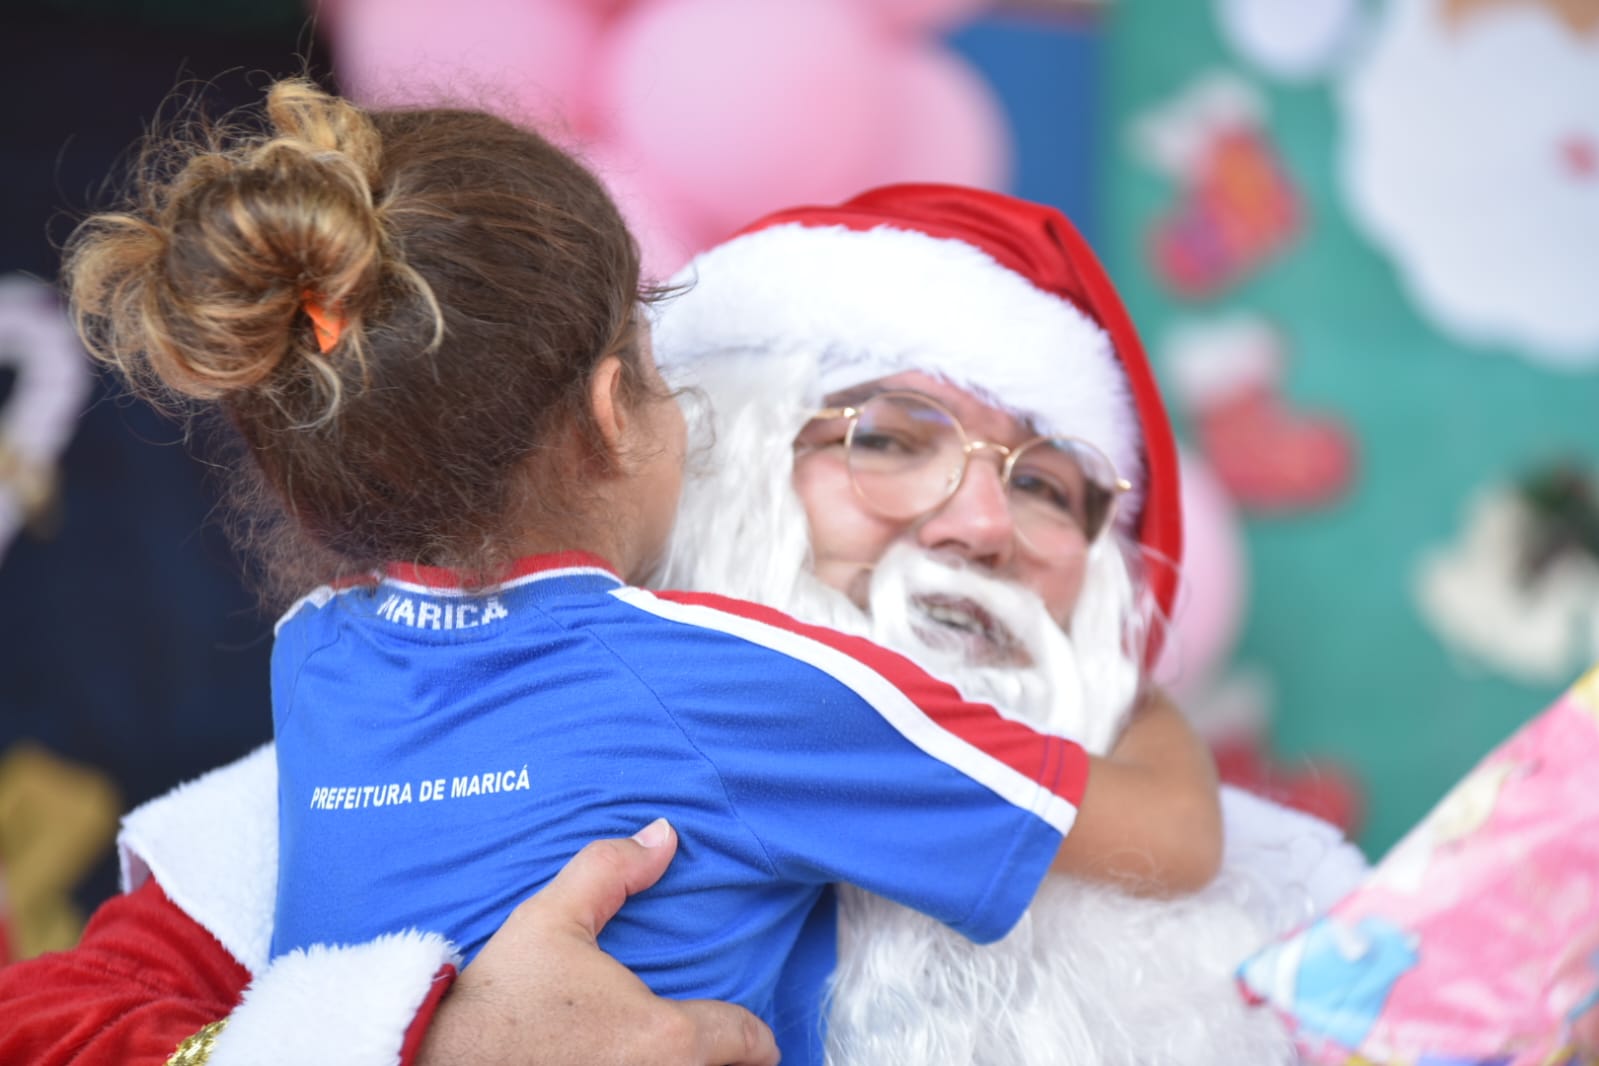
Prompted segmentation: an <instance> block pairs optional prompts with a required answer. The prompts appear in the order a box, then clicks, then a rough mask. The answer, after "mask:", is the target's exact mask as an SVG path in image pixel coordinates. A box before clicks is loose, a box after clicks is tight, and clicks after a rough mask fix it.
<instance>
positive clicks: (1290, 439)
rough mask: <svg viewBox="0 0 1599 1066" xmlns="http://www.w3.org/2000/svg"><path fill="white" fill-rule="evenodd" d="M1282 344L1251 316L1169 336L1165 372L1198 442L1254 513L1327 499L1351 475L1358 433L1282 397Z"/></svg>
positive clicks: (1338, 493) (1343, 488) (1339, 493)
mask: <svg viewBox="0 0 1599 1066" xmlns="http://www.w3.org/2000/svg"><path fill="white" fill-rule="evenodd" d="M1286 351H1287V342H1286V340H1285V339H1284V338H1283V336H1282V334H1281V333H1280V332H1278V330H1277V329H1276V328H1275V327H1274V326H1272V325H1271V324H1270V323H1268V322H1266V321H1265V320H1264V319H1262V318H1260V317H1258V316H1256V315H1252V314H1238V315H1234V316H1231V317H1229V318H1224V319H1218V320H1215V321H1211V322H1190V323H1187V324H1185V325H1182V326H1179V327H1178V328H1177V329H1176V330H1174V331H1173V333H1172V334H1171V335H1170V336H1169V337H1168V338H1167V341H1166V344H1165V352H1164V354H1165V365H1166V368H1167V370H1168V372H1169V378H1168V380H1169V381H1170V382H1171V383H1172V384H1173V385H1174V387H1175V388H1174V392H1175V394H1176V396H1177V397H1178V399H1179V402H1181V403H1182V404H1183V405H1184V407H1185V408H1186V410H1187V412H1188V415H1189V418H1190V420H1191V424H1192V425H1193V427H1194V429H1193V432H1194V436H1195V437H1196V438H1197V440H1198V444H1199V448H1200V450H1201V451H1202V452H1203V453H1204V455H1205V457H1206V459H1208V460H1209V461H1210V464H1211V465H1212V467H1214V468H1215V471H1216V475H1217V477H1219V478H1220V479H1221V481H1222V483H1223V484H1224V485H1226V486H1227V490H1228V492H1230V493H1231V494H1232V496H1233V498H1234V499H1235V500H1236V501H1237V502H1238V504H1239V505H1240V506H1241V507H1243V508H1244V509H1246V510H1249V511H1254V512H1257V513H1262V512H1264V513H1270V512H1287V511H1303V510H1309V509H1315V508H1321V507H1326V506H1328V505H1330V504H1332V503H1334V502H1336V501H1337V500H1338V499H1340V498H1341V497H1343V495H1344V494H1345V493H1346V492H1347V491H1348V490H1349V486H1350V484H1351V483H1352V482H1353V480H1354V476H1355V467H1356V459H1355V455H1356V445H1355V440H1354V436H1353V434H1351V433H1350V431H1349V430H1348V429H1347V428H1346V427H1345V426H1344V425H1343V423H1342V422H1341V421H1340V420H1339V419H1337V418H1335V417H1333V416H1331V415H1328V414H1324V413H1306V412H1302V411H1298V410H1295V409H1294V408H1293V407H1292V406H1291V405H1290V403H1289V401H1288V400H1287V399H1286V398H1285V397H1284V395H1283V391H1282V383H1283V377H1284V374H1285V371H1286V364H1287V357H1286Z"/></svg>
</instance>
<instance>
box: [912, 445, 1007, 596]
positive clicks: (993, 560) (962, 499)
mask: <svg viewBox="0 0 1599 1066" xmlns="http://www.w3.org/2000/svg"><path fill="white" fill-rule="evenodd" d="M990 458H992V459H997V458H998V456H989V457H980V456H979V455H973V456H972V461H971V462H970V463H969V464H968V465H967V467H966V474H965V477H963V478H962V479H961V483H960V487H959V488H957V489H956V490H955V494H954V495H953V496H951V497H950V498H949V499H948V500H945V501H944V503H943V505H942V506H941V507H939V508H938V510H936V511H934V512H933V513H932V514H930V515H928V516H927V518H925V519H924V520H923V521H922V523H921V525H920V527H918V529H917V531H916V534H917V536H916V540H917V543H919V544H920V545H921V546H922V547H924V548H929V549H934V550H938V551H945V552H950V553H953V554H955V555H958V556H960V557H961V558H963V559H965V560H966V561H967V562H973V563H979V564H981V565H984V566H988V567H994V568H997V567H1000V566H1003V565H1004V564H1005V563H1007V562H1009V561H1010V558H1011V556H1012V553H1013V552H1014V551H1015V545H1016V523H1015V519H1014V517H1013V516H1012V515H1011V509H1010V501H1009V499H1007V497H1006V493H1005V484H1004V479H1003V476H1002V474H1001V472H1000V466H999V465H998V464H996V463H995V462H990V461H986V460H987V459H990Z"/></svg>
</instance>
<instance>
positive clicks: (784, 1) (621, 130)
mask: <svg viewBox="0 0 1599 1066" xmlns="http://www.w3.org/2000/svg"><path fill="white" fill-rule="evenodd" d="M611 44H612V49H611V52H610V54H609V56H608V57H607V59H606V71H607V73H606V83H607V91H606V93H605V97H604V99H605V101H606V104H605V107H606V110H607V112H608V115H607V117H608V118H609V120H610V121H611V122H612V123H614V128H615V139H616V140H617V141H618V142H619V143H621V144H623V145H625V146H626V147H627V148H629V149H630V150H632V151H634V152H636V153H637V154H638V157H639V158H640V159H641V160H642V161H643V162H644V164H645V165H646V166H648V168H649V169H650V171H651V173H654V174H657V175H659V177H660V180H661V181H663V182H666V183H667V184H669V185H670V187H671V190H672V191H673V193H674V194H675V195H676V196H678V197H680V198H681V199H682V200H683V202H684V203H686V204H688V205H689V206H690V207H691V208H693V209H695V210H698V211H700V212H702V213H703V214H704V215H705V217H706V218H707V220H708V221H711V222H713V223H716V224H719V225H720V226H722V227H724V228H728V229H731V228H732V227H735V226H738V225H741V224H743V223H744V222H747V221H749V220H751V219H752V218H754V217H755V216H756V215H758V214H760V213H761V212H763V211H765V210H770V209H772V208H775V207H779V206H786V205H790V204H798V203H804V202H807V201H815V200H837V199H842V198H844V197H846V196H849V195H851V194H853V193H856V192H859V191H860V190H861V189H862V188H864V187H865V186H866V185H868V184H869V183H870V178H871V176H872V173H873V164H874V162H875V159H876V147H877V141H878V139H879V138H880V137H881V136H882V133H883V126H884V118H885V115H886V109H885V100H884V87H885V80H884V77H883V74H882V67H883V57H884V53H885V50H886V48H887V44H886V41H885V40H884V39H882V38H880V37H879V36H877V35H875V34H874V33H873V31H872V29H871V27H870V25H869V23H868V22H867V21H866V20H865V19H863V18H862V17H861V15H860V13H859V12H858V11H857V10H856V8H855V7H854V5H853V4H852V3H849V2H847V0H804V2H803V3H801V2H798V0H657V2H654V3H648V4H644V5H642V6H640V7H639V8H636V9H635V10H633V11H631V12H629V13H626V14H624V15H623V17H622V18H621V19H620V20H619V21H618V23H617V25H616V30H615V32H614V36H613V38H612V41H611Z"/></svg>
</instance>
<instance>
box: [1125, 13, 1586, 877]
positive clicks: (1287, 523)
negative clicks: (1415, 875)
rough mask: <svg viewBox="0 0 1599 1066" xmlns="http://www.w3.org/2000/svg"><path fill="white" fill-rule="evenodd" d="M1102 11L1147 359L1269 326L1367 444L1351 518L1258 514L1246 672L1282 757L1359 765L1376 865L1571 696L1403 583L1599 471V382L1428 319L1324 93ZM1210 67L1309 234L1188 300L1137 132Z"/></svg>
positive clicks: (1176, 22)
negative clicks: (1494, 499) (1223, 332)
mask: <svg viewBox="0 0 1599 1066" xmlns="http://www.w3.org/2000/svg"><path fill="white" fill-rule="evenodd" d="M1367 11H1368V13H1371V11H1372V7H1371V6H1370V5H1368V8H1367ZM1111 12H1112V14H1111V20H1110V24H1109V31H1110V32H1109V39H1108V48H1109V53H1108V55H1107V57H1106V62H1105V64H1104V69H1105V76H1106V79H1107V83H1106V90H1107V93H1106V99H1107V104H1108V108H1109V112H1110V119H1111V120H1110V121H1109V122H1107V123H1106V125H1105V127H1104V128H1105V133H1106V137H1107V143H1105V144H1104V145H1103V149H1104V150H1103V151H1102V152H1101V153H1100V159H1101V160H1103V167H1104V170H1103V172H1102V174H1101V180H1102V182H1103V185H1102V188H1103V190H1104V194H1103V197H1102V199H1103V205H1104V210H1105V212H1106V215H1105V217H1106V218H1107V220H1108V223H1109V224H1108V226H1107V227H1106V235H1105V238H1104V239H1103V240H1102V241H1101V244H1102V247H1103V249H1104V251H1105V253H1106V256H1107V259H1108V261H1109V263H1110V266H1111V269H1112V272H1113V273H1114V275H1115V276H1116V278H1117V280H1118V281H1119V282H1120V284H1121V285H1122V291H1123V292H1124V293H1125V294H1126V296H1127V298H1128V301H1129V304H1130V306H1131V309H1132V312H1133V315H1134V317H1135V319H1136V320H1137V321H1138V322H1139V324H1140V326H1141V329H1142V331H1143V333H1144V336H1145V338H1146V341H1148V342H1149V344H1150V348H1151V352H1152V355H1158V352H1159V350H1160V344H1159V340H1160V338H1161V337H1162V335H1163V334H1164V333H1165V331H1166V330H1167V329H1168V328H1170V327H1171V326H1173V325H1174V324H1176V323H1177V322H1179V321H1181V320H1182V319H1184V318H1186V317H1190V316H1197V317H1200V318H1210V317H1212V316H1214V315H1216V314H1219V313H1222V312H1226V311H1233V310H1240V311H1242V310H1248V311H1256V312H1260V313H1262V314H1264V315H1265V316H1266V317H1268V318H1269V319H1271V320H1272V321H1274V322H1275V323H1276V324H1277V325H1278V326H1279V327H1281V328H1282V329H1283V331H1284V333H1285V334H1286V336H1287V338H1288V341H1289V349H1290V355H1289V363H1288V371H1287V376H1286V381H1285V384H1284V391H1285V394H1286V398H1287V401H1288V402H1289V403H1290V404H1291V405H1292V406H1294V407H1298V408H1304V409H1307V410H1329V411H1332V412H1336V413H1338V414H1339V415H1340V416H1341V417H1342V418H1343V419H1344V421H1345V422H1346V424H1347V425H1348V427H1349V428H1350V429H1351V430H1352V431H1353V433H1354V434H1355V436H1356V437H1357V439H1358V444H1359V449H1360V459H1359V464H1360V470H1359V474H1358V480H1357V482H1356V484H1355V486H1354V488H1353V489H1352V491H1351V492H1350V493H1349V494H1348V495H1346V496H1345V497H1344V498H1343V499H1341V500H1340V501H1339V502H1338V503H1336V504H1334V505H1333V506H1331V507H1329V508H1326V509H1323V510H1320V511H1313V512H1304V513H1301V514H1296V515H1293V516H1291V517H1286V518H1266V517H1247V518H1246V524H1245V530H1246V537H1247V551H1248V558H1249V564H1250V572H1251V580H1252V582H1253V590H1252V599H1251V602H1250V603H1249V606H1248V613H1247V621H1246V624H1245V630H1244V633H1243V635H1242V638H1241V642H1240V645H1239V647H1238V649H1237V652H1236V654H1235V657H1234V658H1235V661H1236V662H1238V663H1241V664H1252V665H1257V666H1259V667H1262V668H1264V669H1265V670H1266V671H1267V672H1268V673H1269V675H1270V676H1271V677H1272V678H1273V680H1274V682H1275V691H1276V699H1275V702H1274V707H1273V719H1272V729H1273V732H1274V748H1275V749H1276V750H1277V751H1278V752H1279V753H1281V754H1283V755H1285V756H1287V757H1288V758H1289V760H1290V761H1292V760H1293V759H1295V758H1299V757H1304V756H1310V755H1329V756H1332V757H1335V758H1337V759H1338V760H1340V761H1342V762H1343V763H1345V764H1346V765H1348V766H1351V767H1352V768H1354V769H1355V770H1356V771H1357V773H1358V774H1359V776H1360V777H1361V779H1362V781H1363V784H1364V788H1365V796H1366V800H1367V804H1368V808H1367V815H1366V820H1365V825H1364V829H1363V831H1362V833H1361V835H1360V841H1361V843H1362V844H1363V845H1364V846H1365V848H1366V849H1367V851H1368V852H1369V853H1371V854H1372V855H1373V856H1374V857H1375V856H1376V855H1378V854H1380V853H1381V852H1382V851H1383V850H1385V849H1386V848H1387V847H1388V846H1389V845H1391V844H1392V843H1393V842H1394V841H1395V840H1397V839H1398V837H1399V836H1400V835H1401V834H1402V833H1403V832H1404V831H1405V830H1406V829H1407V828H1409V827H1410V826H1411V825H1412V824H1414V823H1415V822H1416V821H1417V820H1418V819H1419V818H1420V817H1421V816H1422V815H1423V814H1425V813H1426V811H1427V810H1428V809H1429V808H1430V807H1431V806H1432V804H1433V803H1434V802H1436V801H1437V800H1438V799H1439V798H1441V797H1442V795H1443V794H1444V793H1445V792H1446V791H1447V789H1448V788H1449V786H1450V785H1451V784H1452V783H1453V781H1454V780H1455V779H1456V778H1457V777H1459V776H1460V775H1461V774H1462V773H1464V772H1465V771H1466V770H1467V769H1469V768H1470V766H1471V765H1472V764H1473V763H1474V762H1475V761H1476V760H1477V759H1478V758H1479V757H1480V756H1482V755H1483V754H1485V753H1486V752H1487V751H1488V750H1489V749H1490V748H1491V747H1492V746H1493V745H1494V744H1495V743H1496V742H1498V741H1499V740H1501V739H1502V738H1503V737H1505V736H1506V735H1507V734H1508V733H1509V732H1510V731H1511V730H1512V729H1513V728H1514V727H1515V726H1516V725H1517V724H1518V723H1520V722H1521V721H1523V720H1525V719H1526V718H1527V717H1529V716H1530V715H1532V714H1534V713H1536V712H1537V711H1538V710H1540V709H1541V708H1542V707H1543V706H1544V705H1545V704H1546V703H1547V702H1548V701H1549V700H1551V699H1552V698H1553V697H1554V696H1555V695H1556V694H1557V693H1558V692H1559V690H1560V689H1561V688H1562V687H1563V685H1560V684H1554V685H1550V686H1549V687H1529V686H1524V685H1519V684H1516V683H1513V682H1511V681H1509V680H1505V679H1503V678H1501V677H1499V676H1496V675H1495V674H1493V673H1492V672H1490V671H1488V670H1487V669H1485V668H1483V667H1481V666H1477V665H1474V664H1473V663H1471V662H1468V661H1464V660H1462V659H1460V658H1459V657H1457V656H1455V655H1453V654H1451V653H1450V652H1449V651H1448V650H1447V649H1446V648H1444V647H1443V646H1442V645H1441V644H1440V642H1439V640H1438V638H1436V637H1435V636H1434V635H1433V634H1432V632H1431V631H1430V630H1429V629H1428V628H1427V627H1426V625H1425V624H1424V622H1423V621H1422V619H1421V617H1420V615H1419V614H1418V611H1417V609H1416V607H1415V606H1414V604H1413V601H1412V599H1411V596H1410V592H1409V587H1410V582H1411V579H1412V571H1413V568H1414V566H1415V565H1416V562H1417V560H1418V558H1419V557H1420V556H1421V555H1422V554H1423V553H1425V552H1427V551H1428V550H1430V549H1432V548H1435V547H1437V546H1439V545H1440V544H1441V543H1443V542H1444V541H1446V540H1449V539H1452V538H1453V537H1454V535H1455V533H1456V531H1457V530H1458V528H1459V526H1460V523H1461V522H1462V520H1463V519H1464V517H1465V510H1466V507H1467V504H1468V501H1469V500H1470V498H1471V496H1472V494H1473V492H1474V490H1476V489H1477V488H1478V487H1479V486H1481V485H1483V484H1484V483H1487V482H1494V481H1500V480H1504V479H1508V478H1512V477H1514V476H1515V475H1517V474H1518V473H1520V472H1522V471H1524V470H1525V469H1526V468H1527V467H1529V466H1530V465H1535V464H1537V463H1539V462H1542V461H1547V460H1550V459H1553V458H1556V457H1560V456H1566V455H1573V456H1578V457H1586V458H1588V459H1590V460H1591V459H1592V458H1593V457H1595V456H1599V374H1596V373H1594V372H1588V373H1585V374H1573V373H1556V372H1550V371H1546V370H1542V369H1539V368H1537V367H1535V366H1533V365H1531V364H1529V363H1528V362H1527V361H1525V360H1524V359H1521V358H1515V357H1510V356H1509V355H1508V354H1507V353H1506V352H1503V351H1495V350H1483V349H1471V348H1466V347H1464V346H1461V345H1459V344H1457V343H1454V342H1452V341H1451V340H1449V339H1448V338H1446V337H1444V336H1442V335H1440V334H1439V333H1437V332H1435V331H1434V330H1433V329H1432V328H1431V327H1430V326H1429V325H1428V324H1427V323H1426V322H1425V321H1423V319H1422V318H1421V317H1420V316H1419V315H1418V313H1417V312H1416V310H1415V309H1413V308H1412V306H1411V305H1410V303H1409V302H1408V300H1407V298H1406V296H1405V294H1404V292H1403V290H1402V288H1401V286H1400V284H1399V277H1398V274H1397V272H1396V269H1395V267H1394V266H1393V265H1392V264H1391V263H1390V262H1389V261H1388V259H1387V258H1386V257H1385V255H1384V254H1383V252H1382V251H1381V250H1380V249H1379V248H1377V247H1376V246H1374V245H1373V244H1372V243H1371V242H1370V241H1368V240H1367V238H1366V237H1365V236H1364V235H1363V234H1362V233H1361V232H1360V231H1358V230H1357V229H1356V228H1355V226H1354V225H1353V223H1352V222H1351V220H1350V219H1349V217H1348V215H1347V214H1346V212H1345V209H1344V206H1343V201H1342V196H1341V193H1340V191H1339V188H1338V173H1337V172H1338V152H1339V141H1340V118H1339V114H1338V111H1337V108H1336V106H1335V100H1334V98H1333V85H1332V82H1331V81H1330V80H1328V81H1320V82H1314V83H1310V84H1308V85H1303V86H1291V85H1285V84H1283V83H1281V82H1276V81H1274V80H1272V79H1271V78H1270V77H1269V76H1267V75H1264V74H1262V73H1259V72H1257V71H1254V70H1252V69H1251V68H1250V67H1249V66H1248V65H1247V64H1246V63H1245V61H1244V60H1243V59H1242V58H1241V57H1237V56H1235V55H1234V54H1232V53H1231V51H1230V49H1229V48H1228V46H1227V45H1226V43H1225V42H1224V41H1223V39H1222V38H1221V37H1220V35H1219V32H1218V29H1217V26H1216V22H1215V19H1214V14H1213V8H1212V5H1211V3H1207V2H1196V3H1175V4H1174V3H1169V2H1161V0H1119V2H1118V3H1116V4H1114V5H1111ZM1218 67H1222V68H1231V69H1232V70H1234V71H1235V72H1237V73H1239V74H1241V75H1242V76H1243V77H1244V78H1245V79H1246V80H1247V81H1248V82H1249V83H1250V84H1251V85H1253V86H1254V87H1255V88H1256V89H1257V90H1258V91H1259V92H1260V93H1262V94H1263V96H1264V97H1265V99H1266V100H1267V101H1268V106H1269V115H1268V118H1267V120H1266V129H1267V131H1268V133H1269V135H1270V138H1271V139H1272V140H1273V141H1274V143H1275V145H1276V148H1277V151H1278V153H1279V155H1280V158H1281V160H1282V162H1283V164H1284V166H1285V168H1286V170H1287V171H1288V173H1289V174H1290V175H1291V176H1292V179H1293V181H1294V183H1295V184H1296V185H1297V187H1298V189H1299V192H1300V194H1301V196H1302V197H1303V199H1304V202H1305V204H1306V206H1307V209H1308V211H1307V214H1308V222H1307V225H1306V227H1305V231H1304V233H1303V234H1302V235H1301V237H1300V238H1299V240H1298V242H1297V243H1296V244H1294V245H1292V246H1291V247H1290V248H1289V249H1288V250H1287V251H1286V252H1285V253H1283V254H1281V255H1280V256H1279V257H1278V258H1276V259H1274V260H1273V261H1272V262H1271V263H1270V264H1269V265H1267V266H1266V267H1265V268H1263V269H1262V270H1261V271H1259V272H1257V273H1256V274H1254V275H1252V276H1250V277H1249V278H1248V279H1247V280H1246V281H1244V282H1243V283H1242V284H1239V285H1237V286H1235V287H1233V288H1231V289H1229V290H1226V291H1224V292H1223V293H1222V294H1221V295H1219V296H1217V297H1215V298H1212V299H1207V300H1203V301H1185V300H1183V299H1180V298H1178V297H1176V296H1174V294H1173V293H1172V292H1171V291H1170V290H1169V289H1168V288H1167V287H1165V285H1164V284H1163V283H1162V282H1161V281H1160V280H1159V279H1158V278H1157V277H1156V276H1155V274H1154V273H1153V272H1152V270H1151V268H1150V262H1149V260H1148V259H1147V258H1146V257H1145V254H1144V248H1145V242H1146V240H1147V236H1148V231H1149V228H1150V226H1151V224H1152V223H1153V222H1154V220H1155V219H1156V218H1158V217H1159V216H1160V215H1161V214H1162V213H1164V212H1165V211H1167V210H1169V209H1170V207H1171V205H1172V203H1173V202H1174V200H1175V198H1176V195H1177V191H1176V189H1175V188H1174V185H1173V183H1172V182H1171V180H1170V179H1169V178H1168V177H1166V176H1165V175H1162V174H1159V173H1156V172H1155V171H1154V170H1152V169H1151V168H1150V166H1149V165H1148V164H1147V163H1146V162H1144V161H1143V159H1142V158H1141V157H1140V156H1139V154H1138V153H1137V152H1136V150H1135V149H1134V147H1133V145H1132V138H1131V137H1130V135H1129V126H1130V124H1131V123H1132V122H1133V121H1135V120H1136V118H1137V117H1138V116H1139V115H1141V114H1143V113H1144V112H1145V111H1146V110H1147V109H1149V108H1152V107H1157V106H1159V105H1160V104H1162V103H1164V102H1166V101H1168V100H1170V99H1171V98H1172V97H1173V96H1174V95H1176V94H1177V93H1179V92H1180V91H1181V90H1182V89H1183V88H1184V87H1185V86H1186V85H1187V84H1188V83H1189V82H1190V80H1191V79H1192V78H1194V77H1195V76H1196V75H1198V74H1200V73H1202V72H1204V71H1207V70H1211V69H1214V68H1218ZM1173 406H1174V408H1175V407H1177V406H1179V405H1176V404H1174V405H1173ZM1180 419H1181V415H1180V413H1179V420H1180ZM1182 431H1183V430H1182V429H1180V432H1182ZM1573 679H1574V678H1573Z"/></svg>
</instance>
